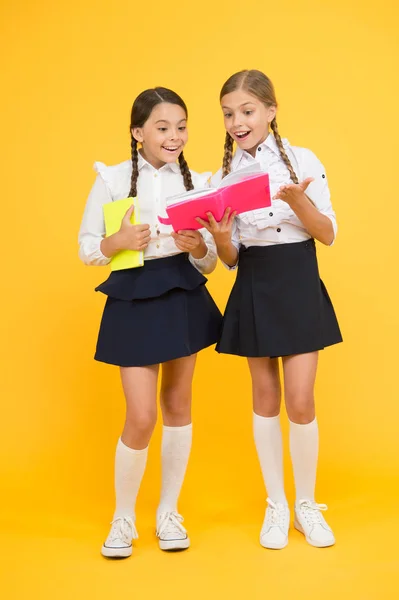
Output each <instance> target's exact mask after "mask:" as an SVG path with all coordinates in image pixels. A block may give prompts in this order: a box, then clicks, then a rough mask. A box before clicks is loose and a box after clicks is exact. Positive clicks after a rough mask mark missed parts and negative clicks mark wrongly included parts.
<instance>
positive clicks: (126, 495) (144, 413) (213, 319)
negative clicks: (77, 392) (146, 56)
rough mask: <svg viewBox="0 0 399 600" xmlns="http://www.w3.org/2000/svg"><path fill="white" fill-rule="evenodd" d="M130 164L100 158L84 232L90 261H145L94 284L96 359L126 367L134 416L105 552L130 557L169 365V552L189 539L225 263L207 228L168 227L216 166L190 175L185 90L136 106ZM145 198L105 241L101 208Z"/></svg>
mask: <svg viewBox="0 0 399 600" xmlns="http://www.w3.org/2000/svg"><path fill="white" fill-rule="evenodd" d="M130 134H131V160H128V161H125V162H123V163H121V164H118V165H115V166H110V167H107V166H105V165H104V164H103V163H95V169H96V171H97V173H98V176H97V179H96V181H95V183H94V186H93V188H92V190H91V192H90V195H89V198H88V201H87V205H86V210H85V213H84V216H83V221H82V225H81V229H80V233H79V244H80V257H81V259H82V260H83V262H84V263H85V264H87V265H107V264H108V263H109V262H110V260H111V257H112V256H114V255H115V254H116V253H117V252H119V251H120V250H125V249H128V250H140V251H143V252H144V266H142V267H138V268H135V269H124V270H121V271H112V272H111V275H110V276H109V278H108V279H107V280H106V281H105V282H104V283H102V284H101V285H99V286H98V287H97V288H96V290H98V291H101V292H102V293H104V294H105V295H106V296H107V301H106V304H105V308H104V312H103V317H102V321H101V326H100V332H99V336H98V341H97V350H96V355H95V358H96V360H98V361H102V362H105V363H108V364H113V365H118V366H119V367H120V373H121V379H122V386H123V390H124V393H125V399H126V421H125V425H124V429H123V432H122V435H121V437H120V439H119V440H118V443H117V448H116V457H115V495H116V508H115V512H114V517H113V520H112V527H111V530H110V533H109V535H108V537H107V539H106V541H105V542H104V544H103V546H102V554H103V555H104V556H106V557H111V558H115V557H118V558H122V557H128V556H130V555H131V554H132V540H133V539H135V538H136V537H137V530H136V524H135V520H136V519H135V502H136V497H137V494H138V491H139V487H140V483H141V480H142V477H143V474H144V470H145V466H146V461H147V453H148V444H149V441H150V438H151V435H152V432H153V429H154V426H155V423H156V418H157V398H156V396H157V382H158V375H159V371H160V367H161V366H162V384H161V398H160V404H161V409H162V416H163V423H164V427H163V436H162V488H161V499H160V503H159V506H158V511H157V516H156V531H157V536H158V539H159V546H160V548H161V549H162V550H184V549H186V548H188V547H189V545H190V540H189V537H188V535H187V531H186V529H185V528H184V527H183V525H182V521H183V518H182V516H181V515H180V514H179V513H178V510H177V501H178V497H179V494H180V490H181V487H182V484H183V479H184V476H185V472H186V467H187V462H188V459H189V454H190V449H191V439H192V425H191V387H192V379H193V374H194V368H195V361H196V354H197V352H199V351H200V350H202V349H203V348H206V347H207V346H210V345H212V344H215V343H216V342H217V341H218V339H219V335H220V326H221V320H222V316H221V314H220V312H219V309H218V308H217V306H216V304H215V303H214V301H213V299H212V298H211V296H210V294H209V292H208V291H207V289H206V286H205V283H206V281H207V280H206V278H205V277H204V275H203V274H204V273H210V272H212V271H213V270H214V268H215V266H216V262H217V254H216V247H215V243H214V240H213V237H212V236H211V235H210V234H209V233H208V232H207V231H206V230H202V231H180V232H178V233H174V232H173V230H172V227H171V226H169V225H162V224H161V223H160V222H159V219H158V216H166V198H167V197H168V196H175V195H178V194H181V193H182V192H184V191H185V190H191V189H193V188H198V187H200V188H203V187H204V186H205V185H206V182H207V179H208V175H209V174H208V173H207V174H204V175H199V174H198V173H195V172H194V171H190V170H189V168H188V165H187V162H186V160H185V158H184V155H183V148H184V147H185V145H186V143H187V139H188V134H187V107H186V105H185V103H184V102H183V100H182V99H181V98H180V96H178V95H177V94H176V93H175V92H173V91H171V90H168V89H166V88H161V87H157V88H154V89H149V90H146V91H144V92H142V93H141V94H140V95H139V96H138V97H137V99H136V100H135V102H134V104H133V108H132V113H131V122H130ZM129 196H131V197H135V196H137V202H138V205H139V209H140V219H141V223H142V224H141V225H132V223H131V215H132V212H133V210H134V208H133V206H132V207H131V208H129V210H128V211H127V212H126V215H125V217H124V218H123V221H122V224H121V227H120V230H119V231H118V232H117V233H115V234H114V235H111V236H109V237H104V234H105V228H104V219H103V205H104V204H105V203H108V202H112V201H115V200H119V199H122V198H126V197H129Z"/></svg>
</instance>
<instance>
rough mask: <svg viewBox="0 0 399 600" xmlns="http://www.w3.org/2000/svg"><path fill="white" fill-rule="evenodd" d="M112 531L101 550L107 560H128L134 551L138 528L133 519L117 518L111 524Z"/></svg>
mask: <svg viewBox="0 0 399 600" xmlns="http://www.w3.org/2000/svg"><path fill="white" fill-rule="evenodd" d="M111 525H112V527H111V531H110V532H109V534H108V537H107V539H106V541H105V542H104V544H103V547H102V548H101V554H102V555H103V556H106V557H107V558H127V557H128V556H131V554H132V551H133V546H132V540H136V539H137V538H138V537H139V536H138V534H137V530H136V526H135V524H134V521H133V519H132V518H131V517H117V518H116V519H114V520H113V521H112V522H111Z"/></svg>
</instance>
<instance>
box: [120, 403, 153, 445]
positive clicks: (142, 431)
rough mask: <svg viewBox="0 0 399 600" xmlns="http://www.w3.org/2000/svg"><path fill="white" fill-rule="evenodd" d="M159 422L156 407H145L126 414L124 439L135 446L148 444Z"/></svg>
mask: <svg viewBox="0 0 399 600" xmlns="http://www.w3.org/2000/svg"><path fill="white" fill-rule="evenodd" d="M156 422H157V412H156V409H155V408H144V409H141V410H135V411H134V412H133V411H132V412H129V411H128V413H127V414H126V421H125V427H124V430H123V434H122V439H123V441H125V440H126V443H127V445H130V446H131V447H133V448H138V447H139V446H143V445H144V447H145V446H146V445H148V443H149V441H150V438H151V435H152V433H153V431H154V428H155V424H156ZM128 442H130V443H128Z"/></svg>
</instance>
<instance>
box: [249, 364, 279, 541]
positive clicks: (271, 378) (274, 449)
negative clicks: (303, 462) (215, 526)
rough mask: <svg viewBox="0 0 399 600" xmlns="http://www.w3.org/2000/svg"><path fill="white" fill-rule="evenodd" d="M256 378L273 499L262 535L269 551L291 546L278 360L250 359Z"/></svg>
mask: <svg viewBox="0 0 399 600" xmlns="http://www.w3.org/2000/svg"><path fill="white" fill-rule="evenodd" d="M248 364H249V368H250V371H251V377H252V393H253V409H254V415H253V426H254V438H255V445H256V449H257V452H258V457H259V462H260V465H261V469H262V474H263V479H264V482H265V487H266V490H267V493H268V495H269V498H268V499H267V502H268V506H267V509H266V515H265V519H264V522H263V525H262V530H261V533H260V543H261V545H262V546H264V547H265V548H273V549H281V548H284V547H285V546H286V545H287V543H288V528H289V509H288V505H287V500H286V497H285V493H284V473H283V444H282V436H281V427H280V395H281V390H280V377H279V369H278V361H277V359H270V358H248Z"/></svg>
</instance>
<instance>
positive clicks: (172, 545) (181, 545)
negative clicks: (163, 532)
mask: <svg viewBox="0 0 399 600" xmlns="http://www.w3.org/2000/svg"><path fill="white" fill-rule="evenodd" d="M159 547H160V549H161V550H166V551H168V550H169V551H170V550H172V551H173V550H187V548H189V547H190V540H189V538H185V539H184V540H159Z"/></svg>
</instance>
